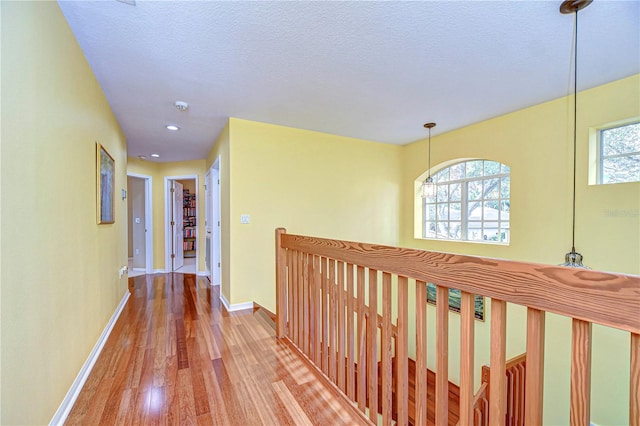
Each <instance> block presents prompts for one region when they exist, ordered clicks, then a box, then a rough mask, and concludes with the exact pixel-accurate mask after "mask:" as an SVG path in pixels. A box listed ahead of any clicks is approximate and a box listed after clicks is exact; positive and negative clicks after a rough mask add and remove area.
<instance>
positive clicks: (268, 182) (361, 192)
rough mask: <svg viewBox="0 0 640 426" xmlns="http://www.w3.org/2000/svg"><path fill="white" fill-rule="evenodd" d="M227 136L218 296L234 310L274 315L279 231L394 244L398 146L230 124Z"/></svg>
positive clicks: (259, 125) (233, 121) (242, 122)
mask: <svg viewBox="0 0 640 426" xmlns="http://www.w3.org/2000/svg"><path fill="white" fill-rule="evenodd" d="M228 134H229V159H230V161H229V162H230V165H229V167H225V164H224V162H223V164H222V165H221V172H222V179H221V185H222V186H223V188H222V194H223V197H222V204H223V206H225V197H224V191H225V190H224V182H225V179H227V177H226V176H225V173H226V172H225V170H226V169H228V170H229V173H230V176H229V177H228V179H229V187H230V195H231V197H230V200H229V210H230V211H229V217H230V220H229V221H228V222H225V220H224V219H225V218H224V213H223V224H227V225H228V229H229V235H230V237H227V238H229V240H230V254H229V257H226V256H225V255H224V244H225V243H224V240H225V236H224V235H225V234H224V233H225V229H224V227H223V259H222V266H223V287H222V290H223V293H224V295H225V297H226V298H227V299H228V300H229V301H230V302H231V303H232V304H237V303H243V302H251V301H255V302H258V303H260V304H261V305H263V306H266V307H267V308H269V309H272V310H275V294H274V288H273V277H274V276H275V269H274V255H275V254H274V231H275V228H277V227H280V226H282V227H285V228H287V230H288V232H290V233H299V234H309V235H317V236H323V237H327V238H342V239H351V240H366V241H370V242H374V243H375V242H377V243H386V244H397V243H398V238H399V234H398V229H399V210H398V205H399V202H400V186H399V183H398V182H399V180H400V176H401V173H400V147H397V146H393V145H385V144H380V143H374V142H369V141H363V140H358V139H352V138H347V137H341V136H334V135H328V134H324V133H318V132H311V131H306V130H300V129H293V128H288V127H282V126H275V125H269V124H264V123H257V122H252V121H246V120H240V119H235V118H232V119H230V120H229V131H228ZM216 149H217V148H215V147H214V150H216ZM215 156H216V154H215V153H212V154H211V155H210V158H209V162H212V161H213V159H214V158H215ZM241 214H249V215H251V223H250V224H248V225H242V224H240V215H241ZM229 259H230V261H229ZM225 269H229V275H227V276H225V275H224V270H225ZM228 282H230V283H231V286H227V283H228Z"/></svg>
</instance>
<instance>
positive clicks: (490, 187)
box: [483, 179, 500, 199]
mask: <svg viewBox="0 0 640 426" xmlns="http://www.w3.org/2000/svg"><path fill="white" fill-rule="evenodd" d="M499 185H500V179H485V180H484V197H483V198H485V199H487V198H488V199H496V198H498V190H499Z"/></svg>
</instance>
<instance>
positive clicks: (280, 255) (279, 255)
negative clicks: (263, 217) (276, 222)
mask: <svg viewBox="0 0 640 426" xmlns="http://www.w3.org/2000/svg"><path fill="white" fill-rule="evenodd" d="M286 232H287V231H286V230H285V229H284V228H278V229H276V301H277V302H276V320H277V323H276V336H277V337H283V336H284V335H285V334H286V333H287V331H286V324H287V288H286V286H287V278H286V274H287V251H286V249H284V248H282V235H283V234H286Z"/></svg>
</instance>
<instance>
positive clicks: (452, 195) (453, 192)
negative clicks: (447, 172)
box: [449, 183, 462, 201]
mask: <svg viewBox="0 0 640 426" xmlns="http://www.w3.org/2000/svg"><path fill="white" fill-rule="evenodd" d="M461 189H462V184H461V183H453V184H451V185H449V200H450V201H460V200H462V191H461Z"/></svg>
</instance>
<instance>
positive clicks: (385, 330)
mask: <svg viewBox="0 0 640 426" xmlns="http://www.w3.org/2000/svg"><path fill="white" fill-rule="evenodd" d="M391 347H392V336H391V274H390V273H388V272H384V273H383V274H382V345H381V349H382V350H381V356H380V363H381V367H382V423H383V424H384V425H391V420H392V418H391V417H392V414H391V410H392V404H393V402H392V401H393V398H392V394H391V391H392V385H391V349H392V348H391Z"/></svg>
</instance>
